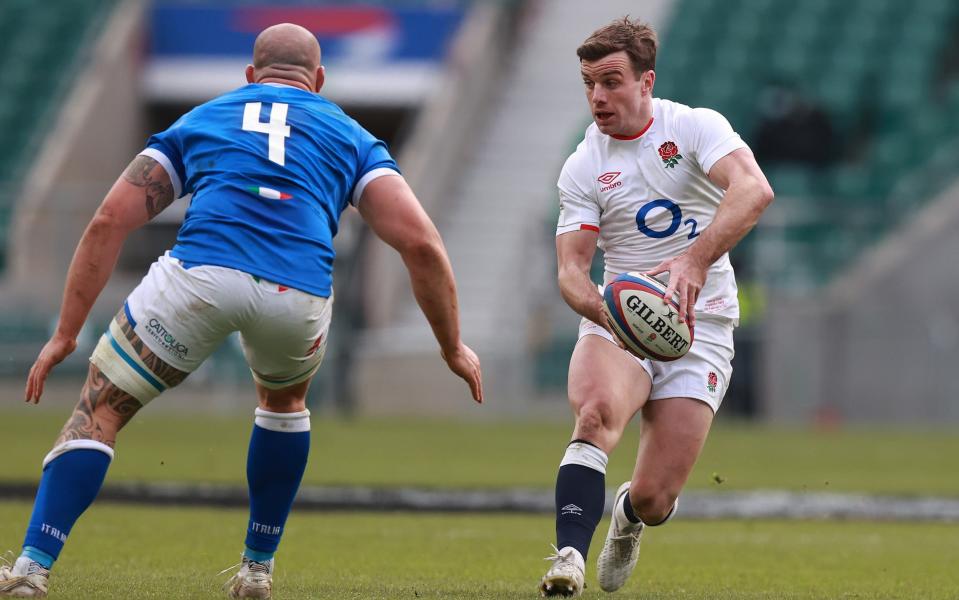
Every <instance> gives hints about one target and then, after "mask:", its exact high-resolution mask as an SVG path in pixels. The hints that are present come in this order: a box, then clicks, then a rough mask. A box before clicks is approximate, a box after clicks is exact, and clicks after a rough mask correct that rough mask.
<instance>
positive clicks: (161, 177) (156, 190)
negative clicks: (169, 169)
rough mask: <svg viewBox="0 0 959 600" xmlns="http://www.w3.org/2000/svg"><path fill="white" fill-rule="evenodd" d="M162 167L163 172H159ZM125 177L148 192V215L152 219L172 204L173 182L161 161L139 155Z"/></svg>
mask: <svg viewBox="0 0 959 600" xmlns="http://www.w3.org/2000/svg"><path fill="white" fill-rule="evenodd" d="M157 169H160V171H161V173H158V172H157ZM123 178H124V179H126V180H127V181H128V182H129V183H131V184H133V185H135V186H137V187H141V188H143V191H144V193H145V194H146V209H147V215H149V217H150V218H151V219H152V218H153V217H155V216H157V215H158V214H160V213H161V212H163V209H165V208H166V207H168V206H170V204H172V203H173V201H174V200H175V198H174V197H173V183H172V182H171V181H170V180H169V177H168V176H167V175H166V172H165V171H163V167H162V166H160V163H158V162H157V161H155V160H153V159H152V158H150V157H149V156H142V155H141V156H137V157H136V158H134V159H133V162H131V163H130V164H129V165H128V166H127V168H126V170H125V171H123Z"/></svg>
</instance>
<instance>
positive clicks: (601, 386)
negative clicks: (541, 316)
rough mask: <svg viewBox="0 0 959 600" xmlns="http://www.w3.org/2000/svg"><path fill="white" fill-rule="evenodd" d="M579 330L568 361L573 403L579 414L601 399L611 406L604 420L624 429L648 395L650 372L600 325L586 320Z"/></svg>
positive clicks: (576, 412) (571, 403) (607, 405)
mask: <svg viewBox="0 0 959 600" xmlns="http://www.w3.org/2000/svg"><path fill="white" fill-rule="evenodd" d="M580 332H581V335H580V338H579V341H578V342H577V343H576V347H575V348H574V349H573V356H572V358H571V359H570V362H569V381H568V393H569V401H570V405H571V406H572V408H573V412H574V413H575V414H576V415H577V416H578V415H579V413H580V411H581V410H582V408H583V407H584V406H590V405H596V404H597V403H598V404H600V405H601V406H602V407H603V408H604V409H606V410H608V413H606V414H604V420H606V419H607V417H608V424H609V425H610V426H612V427H613V428H615V429H618V430H620V431H622V429H623V428H625V427H626V424H627V423H628V422H629V420H630V419H631V418H632V417H633V415H634V414H636V411H638V410H639V409H640V408H641V407H642V406H643V404H645V403H646V400H647V399H648V398H649V393H650V386H651V382H650V375H649V372H648V371H647V369H646V367H645V366H644V365H643V363H642V362H641V361H640V360H638V359H636V358H635V357H633V356H632V355H631V354H629V353H628V352H626V351H625V350H623V349H622V348H620V347H619V346H618V345H617V344H616V343H614V342H613V341H612V335H611V334H610V333H609V332H608V331H606V330H605V329H603V328H602V327H600V326H599V325H596V324H593V323H584V324H583V325H582V326H581V330H580Z"/></svg>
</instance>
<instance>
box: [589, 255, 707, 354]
mask: <svg viewBox="0 0 959 600" xmlns="http://www.w3.org/2000/svg"><path fill="white" fill-rule="evenodd" d="M665 294H666V286H665V285H663V283H662V282H660V281H659V280H657V279H654V278H652V277H650V276H648V275H643V274H642V273H632V272H631V273H623V274H621V275H619V276H617V277H616V279H614V280H613V281H611V282H610V283H609V285H607V286H606V289H605V290H604V292H603V310H604V311H605V312H606V316H607V320H608V321H609V324H610V326H611V327H612V328H613V331H614V332H615V333H616V336H617V337H618V338H619V339H620V341H622V342H623V345H625V346H626V349H627V350H629V351H630V352H631V353H633V354H635V355H636V356H639V357H640V358H650V359H653V360H660V361H670V360H676V359H677V358H681V357H682V356H684V355H685V354H686V352H688V351H689V347H690V346H691V345H692V344H693V328H692V327H690V326H689V323H680V322H679V303H678V300H677V298H676V297H675V296H674V297H673V298H670V300H669V303H668V304H667V303H665V302H663V296H665Z"/></svg>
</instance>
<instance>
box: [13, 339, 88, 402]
mask: <svg viewBox="0 0 959 600" xmlns="http://www.w3.org/2000/svg"><path fill="white" fill-rule="evenodd" d="M76 349H77V341H76V340H75V339H71V338H65V337H61V336H57V335H54V336H53V337H52V338H50V341H49V342H47V343H46V345H45V346H44V347H43V350H41V351H40V356H38V357H37V360H36V362H34V363H33V366H32V367H30V374H29V375H28V376H27V387H26V389H25V390H24V401H25V402H33V403H34V404H38V403H39V402H40V396H41V395H43V384H44V383H45V382H46V380H47V375H49V374H50V371H52V370H53V367H55V366H56V365H58V364H60V362H62V361H63V359H64V358H66V357H68V356H70V353H72V352H73V351H74V350H76Z"/></svg>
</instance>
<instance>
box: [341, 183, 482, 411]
mask: <svg viewBox="0 0 959 600" xmlns="http://www.w3.org/2000/svg"><path fill="white" fill-rule="evenodd" d="M359 211H360V215H362V217H363V220H364V221H366V222H367V224H369V226H370V228H372V229H373V232H374V233H376V235H377V236H378V237H379V238H380V239H381V240H383V241H384V242H386V243H387V244H389V245H390V246H392V247H393V248H394V249H396V251H397V252H399V253H400V256H401V257H402V258H403V262H404V263H405V264H406V269H407V270H408V271H409V273H410V283H411V284H412V287H413V295H414V296H415V297H416V301H417V303H418V304H419V305H420V308H421V309H422V311H423V314H424V315H426V320H427V321H429V323H430V327H432V328H433V335H435V336H436V340H437V341H438V342H439V344H440V352H441V353H442V356H443V358H444V359H445V360H446V363H447V365H449V368H450V370H452V371H453V372H454V373H456V374H457V375H459V376H460V377H462V378H463V379H464V380H466V382H467V383H468V384H469V386H470V392H471V393H472V394H473V399H474V400H476V401H477V402H482V401H483V377H482V373H481V371H480V362H479V359H478V358H477V357H476V354H475V353H474V352H473V351H472V350H471V349H470V348H469V346H467V345H466V344H464V343H463V341H462V340H461V339H460V324H459V308H458V306H457V298H456V281H455V280H454V279H453V268H452V266H451V265H450V261H449V257H448V256H447V255H446V248H445V247H444V246H443V240H442V239H441V238H440V234H439V232H438V231H437V230H436V227H435V226H434V225H433V222H432V221H431V220H430V218H429V216H428V215H427V214H426V211H424V210H423V207H422V206H420V203H419V201H418V200H417V199H416V196H415V195H414V194H413V190H411V189H410V186H409V185H407V183H406V180H405V179H403V178H402V177H396V176H384V177H379V178H377V179H374V180H373V181H371V182H370V183H369V184H368V185H367V186H366V188H365V189H364V190H363V195H362V196H361V197H360V203H359Z"/></svg>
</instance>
